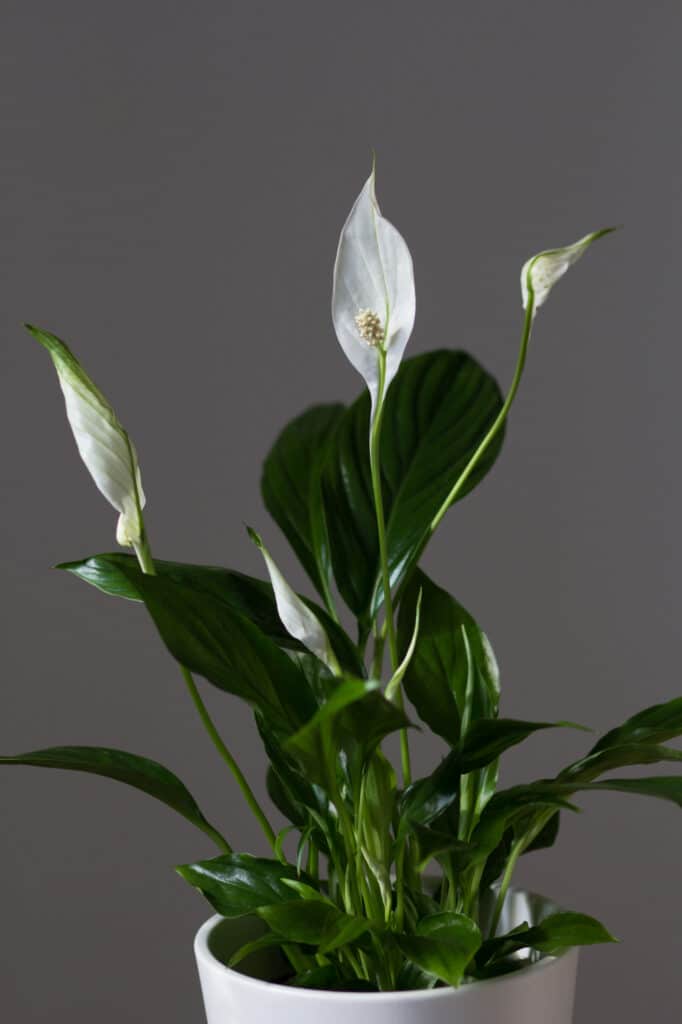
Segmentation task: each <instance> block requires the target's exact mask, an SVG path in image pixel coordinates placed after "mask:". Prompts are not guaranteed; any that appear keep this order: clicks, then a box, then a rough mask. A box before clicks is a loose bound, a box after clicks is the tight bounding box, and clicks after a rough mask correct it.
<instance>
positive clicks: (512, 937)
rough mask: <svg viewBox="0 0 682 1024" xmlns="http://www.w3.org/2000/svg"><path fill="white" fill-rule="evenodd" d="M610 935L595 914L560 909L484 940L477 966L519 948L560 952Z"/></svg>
mask: <svg viewBox="0 0 682 1024" xmlns="http://www.w3.org/2000/svg"><path fill="white" fill-rule="evenodd" d="M616 941H617V940H616V939H614V937H613V935H611V933H610V932H609V931H607V929H606V928H605V927H604V925H603V924H600V922H599V921H597V920H596V919H595V918H594V917H588V915H587V914H575V913H569V912H561V913H557V914H551V915H550V916H549V917H546V918H545V919H544V921H541V922H540V924H539V925H536V926H534V927H532V928H531V927H528V926H526V927H525V928H524V927H521V928H515V929H514V931H513V932H510V933H509V934H508V935H500V936H497V937H495V938H494V939H488V940H487V941H486V942H484V943H483V945H482V946H481V948H480V950H479V951H478V953H477V955H476V965H477V967H486V966H487V965H488V964H490V963H491V962H493V961H494V960H499V959H502V958H504V957H507V956H509V955H510V954H511V953H515V952H517V951H518V950H521V949H528V948H530V949H537V950H539V951H540V952H541V953H559V952H561V951H562V950H564V949H569V948H570V947H572V946H593V945H596V944H598V943H602V942H616Z"/></svg>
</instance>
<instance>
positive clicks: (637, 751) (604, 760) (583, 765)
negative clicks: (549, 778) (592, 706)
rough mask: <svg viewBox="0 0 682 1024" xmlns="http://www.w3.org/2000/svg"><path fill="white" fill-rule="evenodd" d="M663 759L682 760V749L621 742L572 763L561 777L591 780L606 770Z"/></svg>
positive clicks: (658, 761) (656, 761)
mask: <svg viewBox="0 0 682 1024" xmlns="http://www.w3.org/2000/svg"><path fill="white" fill-rule="evenodd" d="M662 761H682V750H673V748H672V747H662V746H660V745H658V744H655V743H643V742H640V743H621V744H619V745H617V746H613V747H604V748H603V749H601V750H597V751H596V752H595V753H594V754H588V756H587V757H583V758H581V760H580V761H576V762H575V763H574V764H572V765H570V766H569V767H568V768H566V769H565V770H564V771H563V772H561V774H560V775H559V778H560V779H564V780H567V781H572V780H574V779H578V780H580V781H581V782H589V781H591V780H592V779H596V778H597V777H598V776H599V775H603V774H604V772H609V771H613V770H614V769H615V768H627V767H629V766H630V765H638V764H659V763H660V762H662Z"/></svg>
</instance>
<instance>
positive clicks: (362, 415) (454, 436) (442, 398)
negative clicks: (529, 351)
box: [323, 350, 502, 622]
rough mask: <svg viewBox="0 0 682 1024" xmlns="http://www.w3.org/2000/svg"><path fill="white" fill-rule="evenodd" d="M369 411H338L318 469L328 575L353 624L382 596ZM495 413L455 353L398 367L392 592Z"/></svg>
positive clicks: (391, 445)
mask: <svg viewBox="0 0 682 1024" xmlns="http://www.w3.org/2000/svg"><path fill="white" fill-rule="evenodd" d="M369 405H370V403H369V396H368V395H367V394H363V395H362V396H361V397H360V398H359V399H358V400H357V401H356V402H355V403H354V404H353V405H352V406H351V407H350V408H349V409H348V410H347V411H346V412H345V413H344V415H343V417H342V418H341V420H340V423H339V425H338V428H337V430H336V432H335V434H334V437H333V440H332V443H331V446H330V450H329V458H328V461H327V464H326V467H325V470H324V472H323V494H324V502H325V508H326V512H327V526H328V530H329V540H330V547H331V556H332V564H333V568H334V576H335V578H336V582H337V585H338V587H339V590H340V592H341V594H342V596H343V598H344V600H345V601H346V603H347V604H348V606H349V607H350V608H351V609H352V611H353V612H355V614H356V615H357V616H358V618H360V619H366V618H367V616H368V615H369V613H370V609H374V610H376V609H377V608H378V607H379V606H380V605H381V602H382V599H383V598H382V594H381V585H380V580H379V575H380V574H379V553H378V541H377V533H376V520H375V513H374V506H373V502H372V488H371V477H370V470H369V453H368V438H369ZM501 406H502V397H501V395H500V392H499V389H498V387H497V384H496V383H495V382H494V380H493V379H492V377H490V376H489V374H487V373H486V372H485V370H483V369H482V367H480V366H479V364H478V363H476V362H475V360H473V359H472V358H471V357H470V356H468V355H466V354H465V353H463V352H452V351H446V350H441V351H436V352H428V353H425V354H424V355H419V356H416V357H415V358H413V359H407V360H405V361H404V362H403V364H402V365H401V367H400V370H399V371H398V373H397V375H396V377H395V380H394V381H393V383H392V385H391V387H390V389H389V391H388V395H387V398H386V402H385V406H384V414H383V428H382V444H381V469H382V482H383V493H384V505H385V514H386V523H387V543H388V552H389V567H390V574H391V582H392V585H393V586H394V587H395V586H398V585H399V584H400V583H401V582H402V581H403V580H404V579H405V577H406V574H407V573H408V572H409V571H410V570H411V569H412V568H413V566H414V565H415V564H416V560H417V559H418V557H419V555H420V554H421V551H422V550H423V548H424V546H425V544H426V542H427V541H428V538H429V533H430V525H431V521H432V519H433V517H434V516H435V514H436V512H437V511H438V510H439V508H440V507H441V505H442V503H443V501H444V500H445V499H446V497H447V495H448V494H449V492H450V490H451V488H452V486H453V484H454V483H455V482H456V481H457V479H458V477H459V476H460V474H461V472H462V470H463V469H464V467H465V466H466V464H467V462H468V461H469V459H470V457H471V455H472V454H473V452H474V451H475V449H476V447H477V446H478V444H479V443H480V441H481V440H482V439H483V437H484V435H485V433H486V432H487V431H488V429H489V428H490V426H491V425H492V423H493V421H494V419H495V417H496V416H497V414H498V412H499V411H500V409H501ZM501 444H502V436H501V435H500V436H499V437H498V438H497V439H496V441H495V442H493V444H491V446H490V448H489V449H488V451H487V452H486V454H485V456H484V457H483V459H482V460H481V463H480V464H479V466H478V468H477V469H476V471H475V472H474V473H473V474H472V476H471V478H470V480H469V481H468V483H467V486H466V487H465V488H464V490H463V492H462V494H461V495H460V497H463V496H464V495H465V494H466V493H468V492H469V491H470V490H471V489H472V488H473V487H475V486H476V484H477V483H478V482H479V481H480V480H481V479H482V477H483V476H485V474H486V473H487V472H488V470H489V469H490V468H491V466H492V465H493V463H494V461H495V459H496V457H497V455H498V452H499V450H500V447H501ZM413 622H414V620H413Z"/></svg>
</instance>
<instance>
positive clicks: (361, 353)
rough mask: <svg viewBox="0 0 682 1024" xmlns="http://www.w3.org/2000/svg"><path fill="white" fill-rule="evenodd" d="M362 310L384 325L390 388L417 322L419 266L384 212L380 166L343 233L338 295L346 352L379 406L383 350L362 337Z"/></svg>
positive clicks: (337, 321) (339, 331) (338, 323)
mask: <svg viewBox="0 0 682 1024" xmlns="http://www.w3.org/2000/svg"><path fill="white" fill-rule="evenodd" d="M362 310H370V311H371V312H372V313H375V314H376V315H377V316H378V317H379V318H380V320H381V323H382V326H383V328H384V332H385V335H384V341H383V343H382V347H383V348H384V349H385V351H386V383H385V387H386V389H388V386H389V384H390V383H391V381H392V380H393V377H394V376H395V374H396V373H397V371H398V367H399V366H400V361H401V359H402V357H403V352H404V351H405V346H406V345H407V342H408V340H409V337H410V334H411V333H412V328H413V326H414V316H415V291H414V271H413V268H412V257H411V256H410V251H409V249H408V248H407V245H406V243H405V240H404V238H403V237H402V236H401V235H400V234H399V232H398V231H397V230H396V229H395V228H394V227H393V225H392V224H390V223H389V221H387V220H386V219H385V218H384V217H382V216H381V213H380V211H379V206H378V204H377V200H376V195H375V192H374V171H372V174H371V175H370V176H369V178H368V179H367V181H366V182H365V186H364V188H363V189H362V192H361V193H360V195H359V196H358V198H357V199H356V201H355V205H354V206H353V209H352V210H351V212H350V214H349V217H348V220H347V221H346V223H345V225H344V227H343V230H342V232H341V237H340V239H339V247H338V250H337V253H336V262H335V264H334V289H333V294H332V320H333V321H334V329H335V331H336V335H337V337H338V339H339V342H340V344H341V348H342V349H343V351H344V352H345V354H346V356H347V357H348V359H349V360H350V362H351V363H352V364H353V366H354V367H355V369H356V370H357V371H358V373H359V374H361V376H362V377H364V379H365V382H366V384H367V387H368V388H369V393H370V396H371V399H372V409H374V408H375V406H376V402H377V398H378V389H379V351H378V349H377V348H376V347H374V346H372V345H370V344H368V342H366V341H365V340H364V339H363V338H362V337H361V336H360V333H359V331H358V327H357V324H356V323H355V317H356V316H357V315H358V314H359V313H360V312H361V311H362Z"/></svg>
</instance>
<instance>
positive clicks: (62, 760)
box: [0, 747, 226, 846]
mask: <svg viewBox="0 0 682 1024" xmlns="http://www.w3.org/2000/svg"><path fill="white" fill-rule="evenodd" d="M0 764H7V765H10V764H23V765H33V766H35V767H37V768H63V769H67V770H69V771H76V772H88V773H90V774H92V775H102V776H104V778H107V779H114V780H115V781H116V782H124V783H126V785H128V786H134V788H135V789H140V790H142V792H143V793H148V794H149V796H153V797H154V798H155V799H156V800H161V801H162V803H164V804H167V806H168V807H172V809H173V810H174V811H177V812H178V814H181V815H182V816H183V817H184V818H187V820H188V821H190V822H191V823H192V824H193V825H196V826H197V828H200V829H201V830H202V832H206V833H207V834H209V835H211V836H212V837H213V838H214V839H216V838H217V839H220V838H221V837H220V835H219V833H218V832H217V831H216V830H215V829H214V828H213V826H212V825H210V824H209V822H208V821H207V820H206V818H205V817H204V815H203V814H202V813H201V811H200V810H199V807H198V806H197V803H196V801H195V799H194V797H193V796H192V794H191V793H190V792H189V790H188V789H187V788H186V786H185V785H184V783H182V782H181V781H180V779H178V777H177V776H176V775H174V774H173V772H171V771H169V770H168V769H167V768H164V766H163V765H161V764H158V762H157V761H151V760H150V759H149V758H147V757H139V756H138V755H137V754H129V753H127V752H126V751H125V750H114V749H111V748H109V747H48V748H47V749H45V750H32V751H30V752H28V753H26V754H16V755H14V756H12V757H0ZM219 845H223V846H225V845H226V844H225V842H224V840H223V841H222V842H221V843H220V844H219Z"/></svg>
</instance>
